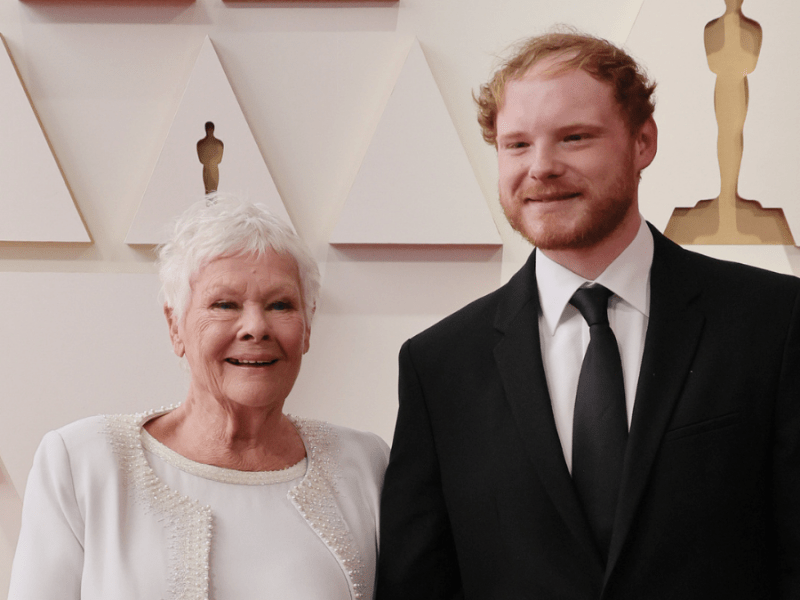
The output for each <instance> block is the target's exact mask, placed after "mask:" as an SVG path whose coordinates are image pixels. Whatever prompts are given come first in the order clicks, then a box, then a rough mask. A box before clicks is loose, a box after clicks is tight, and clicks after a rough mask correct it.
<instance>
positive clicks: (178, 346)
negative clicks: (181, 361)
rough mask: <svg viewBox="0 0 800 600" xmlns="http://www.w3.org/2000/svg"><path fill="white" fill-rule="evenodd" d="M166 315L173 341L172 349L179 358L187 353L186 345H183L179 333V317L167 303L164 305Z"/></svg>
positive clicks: (170, 337) (170, 336)
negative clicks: (177, 317)
mask: <svg viewBox="0 0 800 600" xmlns="http://www.w3.org/2000/svg"><path fill="white" fill-rule="evenodd" d="M164 316H165V317H166V318H167V325H168V326H169V339H170V341H171V342H172V351H173V352H174V353H175V354H176V355H177V356H178V358H183V355H184V354H186V347H185V346H184V345H183V342H182V341H181V337H180V335H179V333H178V319H176V318H175V313H174V312H173V311H172V308H171V307H169V306H167V305H166V304H165V305H164Z"/></svg>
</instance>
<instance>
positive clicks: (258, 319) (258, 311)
mask: <svg viewBox="0 0 800 600" xmlns="http://www.w3.org/2000/svg"><path fill="white" fill-rule="evenodd" d="M269 334H270V327H269V317H268V314H267V311H266V310H265V309H264V308H263V307H261V306H246V307H245V308H244V309H243V310H242V317H241V327H240V329H239V336H240V338H241V339H244V340H248V339H256V340H262V339H264V340H265V339H268V338H269Z"/></svg>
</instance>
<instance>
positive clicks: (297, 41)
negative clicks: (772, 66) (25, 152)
mask: <svg viewBox="0 0 800 600" xmlns="http://www.w3.org/2000/svg"><path fill="white" fill-rule="evenodd" d="M651 1H652V0H651ZM720 4H723V3H722V2H721V0H720ZM640 5H641V0H604V1H602V2H597V0H569V1H562V2H552V1H550V0H400V1H399V2H395V3H391V2H390V3H386V2H361V1H358V0H350V1H346V2H274V3H272V2H263V3H261V2H249V3H246V2H242V3H235V2H230V3H223V2H222V1H221V0H197V2H195V3H192V4H178V3H163V5H162V3H152V2H144V1H143V2H141V3H137V2H134V1H131V2H128V1H124V0H118V1H115V2H111V1H108V2H106V1H103V0H86V1H85V2H82V3H80V4H78V3H72V2H68V1H63V2H60V1H53V0H50V1H47V2H44V1H42V2H39V1H36V0H28V1H26V2H21V1H19V0H0V33H2V34H3V35H4V37H5V38H6V40H7V42H8V45H9V47H10V50H11V53H12V56H13V58H14V60H15V62H16V64H17V66H18V68H19V70H20V73H21V76H22V78H23V80H24V82H25V85H26V87H27V89H28V91H29V93H30V96H31V99H32V102H33V104H34V106H35V107H36V110H37V111H38V114H39V116H40V118H41V122H42V124H43V127H44V129H45V131H46V132H47V135H48V137H49V139H50V142H51V144H52V147H53V149H54V151H55V154H56V156H57V158H58V160H59V162H60V165H61V167H62V170H63V172H64V175H65V178H66V180H67V182H68V183H69V185H70V187H71V190H72V192H73V195H74V198H75V201H76V204H77V206H78V208H79V210H80V212H81V214H82V215H83V218H84V220H85V223H86V225H87V228H88V230H89V232H90V235H91V236H92V239H93V243H92V244H74V245H70V244H35V245H30V244H17V243H0V290H2V294H0V339H1V340H2V343H3V346H2V350H0V352H2V358H3V360H2V361H0V381H3V385H2V389H3V392H4V393H3V394H2V399H0V403H2V404H0V411H1V412H0V459H1V460H2V466H3V470H2V473H0V475H2V479H0V590H4V589H6V587H7V578H8V572H9V569H10V557H11V555H12V554H13V547H14V544H15V540H16V536H17V528H18V521H19V506H20V500H19V498H20V495H21V493H22V491H23V489H24V482H25V478H26V475H27V470H28V469H29V468H30V463H31V460H32V455H33V452H34V450H35V448H36V445H37V444H38V442H39V439H40V438H41V436H42V435H43V434H44V432H45V431H47V430H49V429H52V428H54V427H58V426H60V425H62V424H65V423H67V422H69V421H71V420H74V419H76V418H79V417H82V416H87V415H89V414H94V413H97V412H110V411H120V410H138V409H144V408H149V407H154V406H160V405H162V404H169V403H172V402H179V401H180V400H181V399H182V394H183V390H184V389H185V376H184V375H183V373H182V372H181V370H180V368H179V366H178V362H177V360H176V359H174V357H172V356H171V354H170V350H169V346H168V343H167V336H166V328H165V327H164V325H163V323H162V317H161V314H160V309H159V306H158V303H157V301H156V293H157V287H158V286H157V281H156V278H155V275H154V269H153V264H152V254H151V251H150V250H149V249H148V248H133V247H130V246H127V245H126V244H125V243H124V239H125V235H126V233H127V230H128V227H129V226H130V223H131V221H132V220H133V218H134V215H135V214H136V211H137V208H138V205H139V200H140V199H141V197H142V195H143V193H144V191H145V189H146V187H147V183H148V177H149V174H150V173H151V172H152V170H153V168H154V166H155V164H156V161H157V159H158V155H159V151H160V149H161V145H162V144H163V142H164V139H165V138H166V136H167V132H168V130H169V126H170V122H171V119H172V116H173V115H174V113H175V111H176V109H177V107H178V105H179V102H180V97H181V93H182V91H183V88H184V86H185V84H186V81H187V79H188V77H189V74H190V72H191V69H192V66H193V63H194V59H195V57H196V55H197V52H198V51H199V49H200V47H201V45H202V43H203V40H204V38H205V36H206V35H209V36H211V38H212V40H213V41H214V44H215V47H216V50H217V53H218V55H219V57H220V61H221V62H222V65H223V67H224V69H225V71H226V74H227V76H228V79H229V80H230V82H231V85H232V87H233V89H234V91H235V93H236V95H237V97H238V99H239V102H240V104H241V106H242V109H243V111H244V114H245V117H246V118H247V120H248V122H249V124H250V127H251V129H252V130H253V133H254V136H255V139H256V142H257V143H258V145H259V147H260V149H261V152H262V153H263V155H264V158H265V161H266V163H267V165H268V167H269V169H270V171H271V173H272V176H273V178H274V180H275V183H276V186H277V188H278V190H279V192H280V193H281V195H282V197H283V200H284V203H285V205H286V208H287V211H288V213H289V215H290V216H291V218H292V220H293V222H294V225H295V227H296V228H297V230H298V232H299V233H300V235H301V236H302V237H303V238H304V239H305V241H306V242H307V243H308V244H309V246H310V247H311V248H312V251H313V252H314V254H315V256H316V258H317V259H318V261H319V262H320V265H321V268H322V271H323V290H324V291H323V297H322V300H321V304H320V307H319V311H318V314H317V317H316V320H315V324H314V328H313V332H312V340H311V342H312V344H311V351H310V352H309V354H308V355H307V358H306V361H305V364H304V367H303V371H302V373H301V376H300V380H299V381H298V383H297V385H296V387H295V390H294V391H293V393H292V395H291V397H290V399H289V402H288V405H287V410H289V411H290V412H294V413H297V414H301V415H306V416H311V417H317V418H322V419H328V420H331V421H334V422H337V423H341V424H345V425H349V426H352V427H356V428H362V429H370V430H373V431H376V432H378V433H379V434H381V435H382V436H384V437H385V438H386V439H387V440H390V439H391V434H392V429H393V424H394V417H395V413H396V408H397V401H396V396H395V386H396V376H397V373H396V356H397V351H398V349H399V346H400V344H401V343H402V342H403V341H404V340H405V339H406V338H407V337H409V336H411V335H413V334H414V333H416V332H417V331H419V330H421V329H422V328H424V327H426V326H428V325H430V324H432V323H434V322H435V321H437V320H438V319H440V318H441V317H443V316H445V315H446V314H448V313H450V312H452V311H453V310H455V309H457V308H459V307H460V306H462V305H463V304H465V303H466V302H468V301H470V300H472V299H474V298H476V297H477V296H479V295H481V294H483V293H486V292H488V291H491V290H492V289H494V288H496V287H497V286H498V285H499V284H500V283H501V282H502V281H504V280H506V279H507V278H508V277H509V276H510V274H511V273H513V271H514V270H515V269H516V268H517V267H518V266H519V264H520V263H521V262H522V261H523V260H524V259H525V257H526V256H527V254H528V252H529V250H530V249H529V248H528V247H527V245H526V244H524V243H523V242H521V241H520V239H519V238H518V237H517V236H516V235H515V234H514V233H513V232H511V231H510V229H509V227H508V226H507V225H506V224H505V220H504V219H503V217H502V214H501V212H500V210H499V206H498V204H497V200H496V191H495V190H496V166H495V156H494V151H493V149H491V148H490V147H488V146H486V145H485V144H484V143H483V141H482V140H481V138H480V134H479V131H478V127H477V124H476V122H475V116H474V109H473V106H472V101H471V99H470V94H471V92H472V90H474V89H475V88H476V87H477V86H478V85H479V84H480V83H481V82H482V81H483V80H484V79H485V78H486V77H487V75H488V74H489V73H490V71H491V68H492V65H493V63H494V56H495V55H496V54H499V53H501V52H502V51H503V50H504V48H506V46H507V45H508V44H509V43H510V42H512V41H514V40H516V39H518V38H520V37H522V36H525V35H529V34H532V33H536V32H539V31H542V30H544V29H546V28H548V27H549V26H550V25H551V24H553V23H556V22H566V23H571V24H573V25H575V26H577V27H578V28H581V29H583V30H586V31H589V32H592V33H596V34H599V35H602V36H604V37H608V38H610V39H611V40H613V41H616V42H619V43H621V42H624V41H625V39H626V37H627V35H628V32H629V31H630V29H631V26H632V24H633V22H634V19H635V18H636V14H637V11H638V10H639V7H640ZM723 8H724V7H723ZM414 37H416V38H418V39H419V41H420V43H421V46H422V48H423V51H424V53H425V56H426V58H427V61H428V63H429V65H430V68H431V71H432V73H433V76H434V78H435V80H436V82H437V84H438V86H439V89H440V91H441V94H442V96H443V99H444V102H445V105H446V106H447V109H448V111H449V113H450V116H451V117H452V120H453V123H454V126H455V128H456V131H457V132H458V135H459V138H460V140H461V143H462V144H463V146H464V148H465V151H466V153H467V156H468V158H469V161H470V164H471V166H472V168H473V169H474V171H475V174H476V177H477V180H478V182H479V185H480V187H481V190H482V191H483V193H484V195H485V197H486V202H487V204H488V205H489V208H490V210H491V212H492V215H493V217H494V219H495V222H496V224H497V226H498V229H499V231H500V234H501V236H502V238H503V240H504V247H503V249H502V250H500V249H496V250H491V249H485V248H484V249H475V248H460V247H458V248H456V247H450V248H431V247H425V248H388V247H383V248H381V247H368V248H356V249H353V248H349V249H342V248H334V247H331V246H329V244H328V243H327V241H328V239H329V236H330V234H331V232H332V231H333V228H334V227H335V225H336V222H337V217H338V215H339V212H340V210H341V208H342V206H343V204H344V202H345V200H346V198H347V193H348V190H349V188H350V185H351V184H352V182H353V180H354V178H355V177H356V173H357V171H358V167H359V165H360V162H361V159H362V157H363V155H364V153H365V152H366V149H367V146H368V144H369V141H370V136H371V133H372V131H373V130H374V129H375V127H376V124H377V122H378V119H379V118H380V115H381V110H382V107H383V105H384V103H385V102H386V98H387V97H388V94H389V92H390V91H391V87H392V84H393V82H394V80H395V78H396V77H397V74H398V72H399V69H400V67H401V65H402V62H403V59H404V56H405V53H406V51H407V50H408V48H409V45H410V43H411V40H412V39H413V38H414ZM655 75H656V76H657V75H658V74H657V73H656V74H655ZM0 143H9V140H0ZM408 151H409V152H414V151H415V149H414V148H413V147H410V148H409V149H408ZM390 168H392V165H387V169H390ZM30 176H31V177H35V176H36V173H35V172H31V173H30ZM409 177H413V173H410V174H409ZM447 177H448V174H447V173H442V178H447ZM0 189H2V186H0ZM645 216H647V215H645ZM424 218H425V215H424V214H423V215H420V219H424ZM453 218H454V219H457V218H458V216H457V215H453ZM705 250H707V251H708V250H710V251H711V252H712V253H715V254H717V255H720V256H723V257H730V258H734V259H736V260H741V261H744V262H754V263H757V264H760V265H762V266H766V267H768V268H773V269H775V270H780V271H785V272H794V273H798V272H800V258H798V256H797V252H796V250H795V249H794V248H784V247H771V248H764V247H759V248H752V247H750V248H745V249H743V248H742V247H713V248H709V249H705Z"/></svg>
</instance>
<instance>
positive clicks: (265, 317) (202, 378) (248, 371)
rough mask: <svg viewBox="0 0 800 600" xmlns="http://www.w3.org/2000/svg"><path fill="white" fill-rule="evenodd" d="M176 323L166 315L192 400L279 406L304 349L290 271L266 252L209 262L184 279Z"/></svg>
mask: <svg viewBox="0 0 800 600" xmlns="http://www.w3.org/2000/svg"><path fill="white" fill-rule="evenodd" d="M191 290H192V291H191V297H190V299H189V304H188V306H187V308H186V311H185V313H184V317H183V320H182V322H180V323H177V322H175V319H174V318H173V317H172V314H171V312H170V311H169V309H165V310H166V313H167V320H168V322H169V326H170V337H171V338H172V346H173V349H174V350H175V354H177V355H178V356H184V355H185V356H186V359H187V360H188V362H189V367H190V368H191V372H192V380H191V384H190V391H189V395H190V397H191V398H193V399H194V400H206V401H207V400H216V401H217V402H219V403H221V404H237V405H245V406H248V407H253V408H255V407H279V408H280V407H282V406H283V401H284V400H285V399H286V396H288V395H289V392H290V391H291V389H292V386H293V385H294V382H295V379H297V374H298V373H299V372H300V363H301V361H302V358H303V354H305V353H306V351H307V350H308V340H309V334H310V327H309V324H308V323H306V322H305V319H304V316H303V314H304V313H303V304H302V301H303V296H302V292H301V285H300V278H299V275H298V270H297V264H296V263H295V260H294V259H293V258H292V257H291V256H284V255H281V254H277V253H276V252H274V251H272V250H269V251H267V253H265V254H264V255H262V256H255V255H253V254H246V255H241V256H229V257H222V258H218V259H215V260H213V261H211V262H210V263H208V264H207V265H206V266H205V267H203V268H202V269H201V270H200V271H199V272H198V273H196V274H195V275H194V276H193V277H192V280H191Z"/></svg>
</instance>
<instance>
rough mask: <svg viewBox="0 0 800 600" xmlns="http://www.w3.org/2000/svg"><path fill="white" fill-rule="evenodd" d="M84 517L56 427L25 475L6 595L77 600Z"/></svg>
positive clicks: (14, 598)
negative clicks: (26, 478)
mask: <svg viewBox="0 0 800 600" xmlns="http://www.w3.org/2000/svg"><path fill="white" fill-rule="evenodd" d="M82 570H83V517H82V515H81V511H80V509H79V507H78V502H77V500H76V496H75V489H74V486H73V481H72V471H71V467H70V461H69V455H68V453H67V449H66V447H65V446H64V441H63V440H62V438H61V436H60V435H59V434H58V433H57V432H50V433H48V434H47V435H46V436H45V437H44V439H43V440H42V443H41V445H40V446H39V449H38V450H37V451H36V455H35V457H34V461H33V468H32V469H31V472H30V475H29V476H28V483H27V486H26V489H25V498H24V502H23V507H22V525H21V528H20V536H19V541H18V543H17V551H16V554H15V556H14V564H13V567H12V571H11V586H10V590H9V594H8V600H49V599H55V598H58V599H60V600H79V598H80V597H81V572H82Z"/></svg>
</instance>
